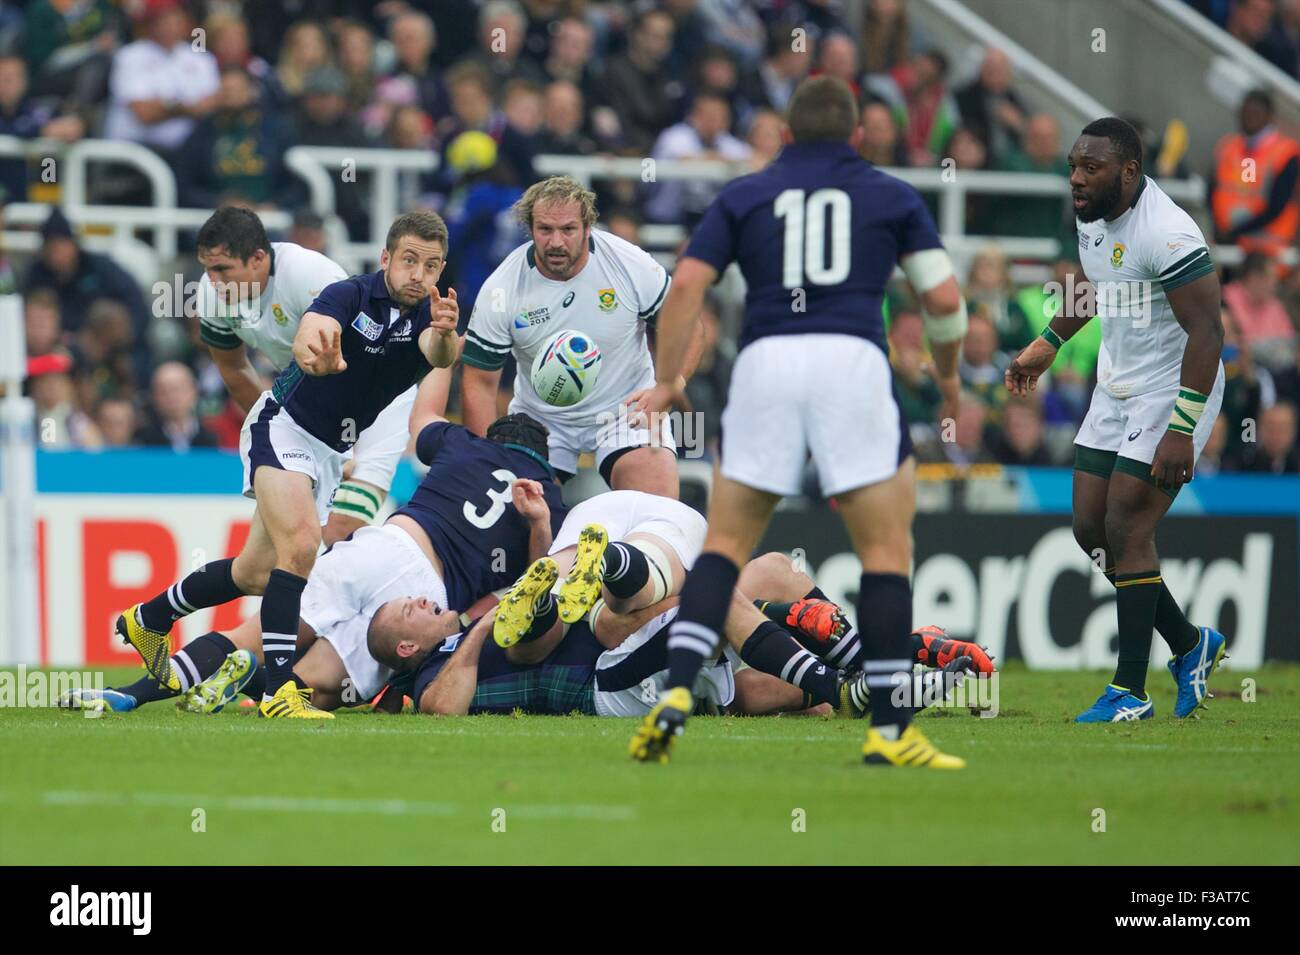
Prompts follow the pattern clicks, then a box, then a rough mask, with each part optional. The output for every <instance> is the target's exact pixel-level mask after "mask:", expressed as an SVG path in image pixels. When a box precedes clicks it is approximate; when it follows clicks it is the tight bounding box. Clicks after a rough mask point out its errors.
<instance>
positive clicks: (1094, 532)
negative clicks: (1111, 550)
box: [1073, 516, 1106, 554]
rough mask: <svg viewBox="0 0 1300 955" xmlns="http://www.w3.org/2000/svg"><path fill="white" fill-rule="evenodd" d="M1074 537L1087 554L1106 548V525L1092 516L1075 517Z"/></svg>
mask: <svg viewBox="0 0 1300 955" xmlns="http://www.w3.org/2000/svg"><path fill="white" fill-rule="evenodd" d="M1073 530H1074V539H1075V541H1076V542H1077V543H1078V545H1079V547H1080V548H1081V549H1082V550H1083V552H1084V553H1085V554H1092V553H1093V552H1094V551H1096V550H1098V549H1101V550H1106V525H1105V522H1104V521H1098V520H1096V519H1095V518H1092V517H1079V516H1076V517H1075V518H1074V525H1073Z"/></svg>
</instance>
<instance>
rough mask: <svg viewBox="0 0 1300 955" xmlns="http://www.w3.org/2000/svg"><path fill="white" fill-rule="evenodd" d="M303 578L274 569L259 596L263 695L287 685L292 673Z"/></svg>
mask: <svg viewBox="0 0 1300 955" xmlns="http://www.w3.org/2000/svg"><path fill="white" fill-rule="evenodd" d="M306 586H307V580H306V578H305V577H299V576H298V575H297V574H291V573H289V572H288V571H287V570H281V569H280V568H278V567H277V568H276V569H275V570H273V571H271V577H270V579H269V580H267V582H266V592H265V593H264V594H262V611H261V617H262V659H263V660H265V661H266V662H265V664H264V665H263V667H262V669H264V670H265V671H266V691H265V693H264V695H274V694H275V691H276V690H278V689H280V687H281V686H283V685H284V684H285V683H287V682H288V681H289V679H290V677H291V675H292V673H293V651H294V647H295V646H296V645H297V643H298V611H299V610H300V609H301V608H302V589H303V588H304V587H306Z"/></svg>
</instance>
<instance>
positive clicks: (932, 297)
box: [898, 248, 967, 419]
mask: <svg viewBox="0 0 1300 955" xmlns="http://www.w3.org/2000/svg"><path fill="white" fill-rule="evenodd" d="M898 264H899V267H900V268H902V270H903V274H904V275H906V276H907V281H908V282H909V283H911V286H912V288H913V289H914V290H915V291H916V294H917V297H918V298H919V299H920V300H921V316H922V317H923V318H924V319H925V336H926V338H927V339H929V341H930V354H931V355H932V356H933V357H934V382H935V384H936V385H938V387H939V393H940V394H941V395H942V396H943V408H942V409H941V412H940V414H941V417H943V418H953V419H955V418H956V417H957V415H958V413H959V410H960V409H959V407H958V406H959V403H960V401H961V379H960V378H958V376H957V359H958V356H959V354H960V353H961V343H962V339H963V338H965V337H966V325H967V319H966V300H965V299H964V298H962V294H961V288H960V287H959V286H958V285H957V279H956V277H955V276H954V275H953V272H952V261H951V260H950V259H949V258H948V253H947V252H945V251H944V250H943V249H941V248H938V249H923V250H922V251H920V252H913V253H911V254H910V255H905V256H903V258H902V259H901V260H899V263H898Z"/></svg>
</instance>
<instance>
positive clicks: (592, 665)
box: [411, 621, 605, 716]
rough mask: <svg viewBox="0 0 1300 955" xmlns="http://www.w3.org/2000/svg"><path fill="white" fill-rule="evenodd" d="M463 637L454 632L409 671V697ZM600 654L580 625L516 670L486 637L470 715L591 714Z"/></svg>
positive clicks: (416, 693)
mask: <svg viewBox="0 0 1300 955" xmlns="http://www.w3.org/2000/svg"><path fill="white" fill-rule="evenodd" d="M463 639H464V637H463V635H462V634H456V636H454V637H448V638H447V639H446V640H444V641H443V642H442V645H441V646H440V647H439V648H438V649H436V650H434V651H433V652H432V653H430V654H429V655H428V656H427V657H425V659H424V662H423V663H422V664H421V665H420V668H419V669H418V670H417V671H416V673H415V683H414V685H413V686H412V688H411V699H413V700H415V703H416V706H419V703H420V697H421V696H423V695H424V691H425V690H426V689H428V688H429V684H431V683H432V682H433V681H434V679H435V678H437V676H438V674H439V673H441V672H442V668H443V667H445V666H446V665H447V663H448V662H449V661H450V660H451V658H452V656H453V655H454V654H455V653H456V652H457V651H458V650H459V649H460V646H461V643H462V641H463ZM604 652H605V648H604V647H603V646H601V645H600V643H598V642H597V640H596V636H595V634H593V633H592V632H591V628H590V627H589V626H587V624H586V622H585V621H579V622H578V623H575V624H574V625H573V626H571V627H570V628H569V632H568V633H566V634H565V635H564V639H562V640H561V641H560V643H559V645H558V646H557V647H556V648H555V649H554V650H553V651H551V654H550V656H548V657H547V658H546V659H545V660H543V661H542V662H541V663H531V664H528V665H527V666H519V665H517V664H514V663H511V662H510V661H509V660H507V659H506V651H505V650H503V649H501V647H499V646H497V644H496V641H495V640H493V639H492V638H491V637H488V638H487V639H486V640H484V641H483V647H482V649H481V650H480V651H479V656H478V686H477V687H476V688H475V690H474V698H473V699H472V700H470V704H469V712H470V713H511V712H513V711H515V710H517V709H518V710H523V711H524V712H525V713H536V714H539V715H548V716H562V715H564V714H566V713H572V712H573V711H574V710H577V711H578V712H580V713H588V714H594V713H595V712H596V703H595V695H594V680H595V676H596V661H597V660H599V659H600V655H601V654H602V653H604Z"/></svg>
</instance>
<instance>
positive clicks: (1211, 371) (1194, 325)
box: [1151, 272, 1223, 488]
mask: <svg viewBox="0 0 1300 955" xmlns="http://www.w3.org/2000/svg"><path fill="white" fill-rule="evenodd" d="M1221 294H1222V293H1221V291H1220V289H1219V277H1218V276H1217V275H1215V274H1214V273H1213V272H1210V273H1208V274H1206V275H1202V276H1201V277H1200V278H1198V279H1195V280H1193V281H1191V282H1188V283H1187V284H1186V285H1180V286H1178V287H1177V288H1173V289H1169V290H1167V291H1166V292H1165V296H1166V297H1167V298H1168V299H1169V307H1170V308H1172V309H1173V311H1174V317H1175V318H1176V319H1178V324H1179V325H1181V326H1182V328H1183V331H1185V332H1187V346H1186V347H1185V348H1184V349H1183V365H1182V375H1181V377H1180V378H1179V390H1178V397H1177V398H1176V399H1175V400H1174V411H1173V415H1172V416H1171V417H1170V419H1169V427H1168V429H1167V430H1166V431H1165V436H1164V437H1163V438H1161V439H1160V444H1158V445H1157V446H1156V454H1155V458H1154V459H1153V460H1152V461H1151V476H1152V477H1154V478H1155V479H1156V480H1157V481H1158V482H1159V483H1160V485H1161V486H1162V487H1173V488H1178V487H1181V486H1182V485H1183V484H1185V483H1187V482H1188V481H1190V480H1191V479H1192V471H1193V469H1194V467H1195V464H1196V451H1195V448H1194V446H1193V442H1192V434H1193V432H1194V431H1195V430H1196V423H1197V422H1198V421H1199V420H1200V418H1201V412H1202V411H1204V410H1205V402H1206V400H1207V399H1208V398H1209V396H1210V392H1211V391H1213V390H1214V382H1215V379H1216V378H1218V376H1219V358H1220V356H1221V355H1222V353H1223V320H1222V317H1221V313H1220V311H1219V302H1220V300H1221V298H1220V296H1221Z"/></svg>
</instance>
